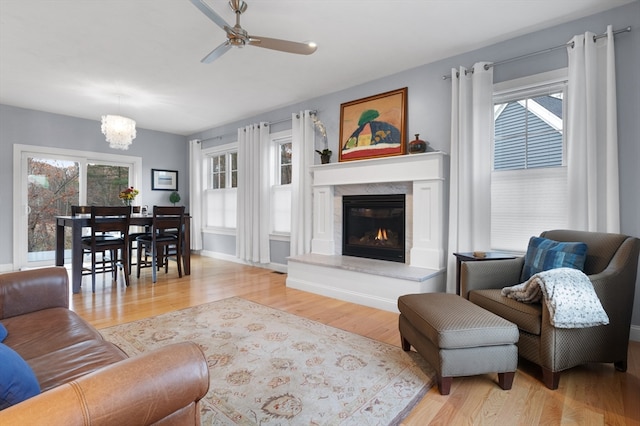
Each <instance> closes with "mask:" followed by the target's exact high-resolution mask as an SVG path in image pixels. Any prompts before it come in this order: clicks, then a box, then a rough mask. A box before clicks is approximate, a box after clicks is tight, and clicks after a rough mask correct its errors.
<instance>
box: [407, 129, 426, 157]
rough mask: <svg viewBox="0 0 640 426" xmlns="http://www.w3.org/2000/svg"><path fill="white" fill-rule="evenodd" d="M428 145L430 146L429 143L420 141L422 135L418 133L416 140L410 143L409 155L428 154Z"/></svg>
mask: <svg viewBox="0 0 640 426" xmlns="http://www.w3.org/2000/svg"><path fill="white" fill-rule="evenodd" d="M427 145H429V142H425V141H423V140H422V139H420V133H416V138H415V139H414V140H412V141H411V142H409V149H408V151H409V154H419V153H422V152H427Z"/></svg>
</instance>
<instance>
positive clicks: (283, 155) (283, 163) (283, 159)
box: [277, 138, 291, 185]
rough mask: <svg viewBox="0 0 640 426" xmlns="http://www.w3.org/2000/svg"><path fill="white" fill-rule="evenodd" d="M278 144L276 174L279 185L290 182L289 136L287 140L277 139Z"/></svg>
mask: <svg viewBox="0 0 640 426" xmlns="http://www.w3.org/2000/svg"><path fill="white" fill-rule="evenodd" d="M277 144H278V151H279V154H280V155H279V156H278V159H279V161H278V170H279V171H280V173H279V174H278V176H279V179H278V184H279V185H288V184H290V183H291V138H288V139H287V141H284V142H283V141H279V142H277Z"/></svg>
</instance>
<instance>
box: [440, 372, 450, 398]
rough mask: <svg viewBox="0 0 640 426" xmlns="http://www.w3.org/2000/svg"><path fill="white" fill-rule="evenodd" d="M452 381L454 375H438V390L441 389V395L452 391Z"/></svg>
mask: <svg viewBox="0 0 640 426" xmlns="http://www.w3.org/2000/svg"><path fill="white" fill-rule="evenodd" d="M451 382H453V377H442V376H438V390H440V395H449V392H451Z"/></svg>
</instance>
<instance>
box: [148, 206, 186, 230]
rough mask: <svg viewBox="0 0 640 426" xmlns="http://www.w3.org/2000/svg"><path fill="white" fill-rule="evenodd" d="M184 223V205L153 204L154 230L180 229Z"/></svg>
mask: <svg viewBox="0 0 640 426" xmlns="http://www.w3.org/2000/svg"><path fill="white" fill-rule="evenodd" d="M183 223H184V206H180V207H171V206H153V225H152V229H153V232H155V233H159V232H166V231H168V230H175V231H180V230H181V229H182V226H183Z"/></svg>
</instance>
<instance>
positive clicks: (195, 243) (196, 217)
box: [189, 139, 204, 250]
mask: <svg viewBox="0 0 640 426" xmlns="http://www.w3.org/2000/svg"><path fill="white" fill-rule="evenodd" d="M202 162H203V159H202V144H201V143H200V140H198V139H194V140H190V141H189V214H190V215H191V235H190V237H191V250H202V194H203V189H202V187H203V182H202V179H203V176H204V175H203V173H202V168H203V166H204V165H203V163H202Z"/></svg>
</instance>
